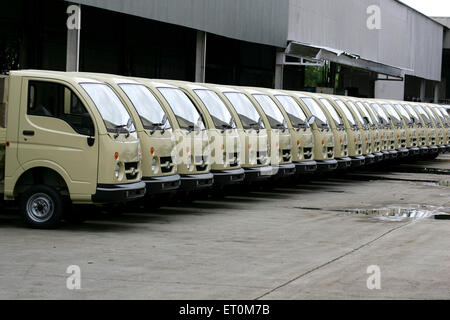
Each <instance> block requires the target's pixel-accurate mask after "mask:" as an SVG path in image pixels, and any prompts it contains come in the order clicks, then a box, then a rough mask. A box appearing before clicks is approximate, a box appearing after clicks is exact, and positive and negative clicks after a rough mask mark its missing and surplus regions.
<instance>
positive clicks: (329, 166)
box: [316, 159, 338, 172]
mask: <svg viewBox="0 0 450 320" xmlns="http://www.w3.org/2000/svg"><path fill="white" fill-rule="evenodd" d="M316 162H317V171H318V172H328V171H333V170H336V169H337V168H338V162H337V161H336V160H334V159H333V160H316Z"/></svg>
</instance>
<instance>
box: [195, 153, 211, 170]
mask: <svg viewBox="0 0 450 320" xmlns="http://www.w3.org/2000/svg"><path fill="white" fill-rule="evenodd" d="M195 168H196V170H197V171H206V169H207V168H208V157H207V156H195Z"/></svg>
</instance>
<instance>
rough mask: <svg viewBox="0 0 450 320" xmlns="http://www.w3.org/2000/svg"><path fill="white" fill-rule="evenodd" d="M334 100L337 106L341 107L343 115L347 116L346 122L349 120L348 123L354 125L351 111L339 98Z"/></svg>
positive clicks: (354, 121)
mask: <svg viewBox="0 0 450 320" xmlns="http://www.w3.org/2000/svg"><path fill="white" fill-rule="evenodd" d="M334 101H336V103H337V104H338V106H339V107H341V109H342V111H343V112H344V114H345V116H346V117H347V120H348V122H350V125H352V126H356V120H355V118H353V115H352V113H351V112H350V110H349V109H348V108H347V106H346V105H345V103H344V102H342V101H341V100H339V99H336V100H334Z"/></svg>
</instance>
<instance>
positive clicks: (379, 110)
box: [370, 103, 391, 125]
mask: <svg viewBox="0 0 450 320" xmlns="http://www.w3.org/2000/svg"><path fill="white" fill-rule="evenodd" d="M370 106H371V107H372V108H373V109H374V110H375V112H376V113H377V115H378V117H380V118H381V119H383V120H384V121H385V123H386V124H388V125H389V124H390V123H391V121H390V120H389V118H388V116H387V114H386V113H385V112H384V110H383V109H382V108H381V107H380V106H379V105H378V104H377V103H371V104H370Z"/></svg>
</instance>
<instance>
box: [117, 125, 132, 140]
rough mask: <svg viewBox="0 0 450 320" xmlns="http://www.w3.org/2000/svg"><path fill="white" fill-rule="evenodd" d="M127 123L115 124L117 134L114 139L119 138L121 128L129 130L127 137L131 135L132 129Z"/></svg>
mask: <svg viewBox="0 0 450 320" xmlns="http://www.w3.org/2000/svg"><path fill="white" fill-rule="evenodd" d="M127 126H128V125H126V124H122V125H115V126H114V129H117V131H116V134H115V135H114V139H117V138H118V137H119V136H120V129H124V130H125V131H126V132H127V138H128V137H129V136H130V131H128V129H127Z"/></svg>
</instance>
